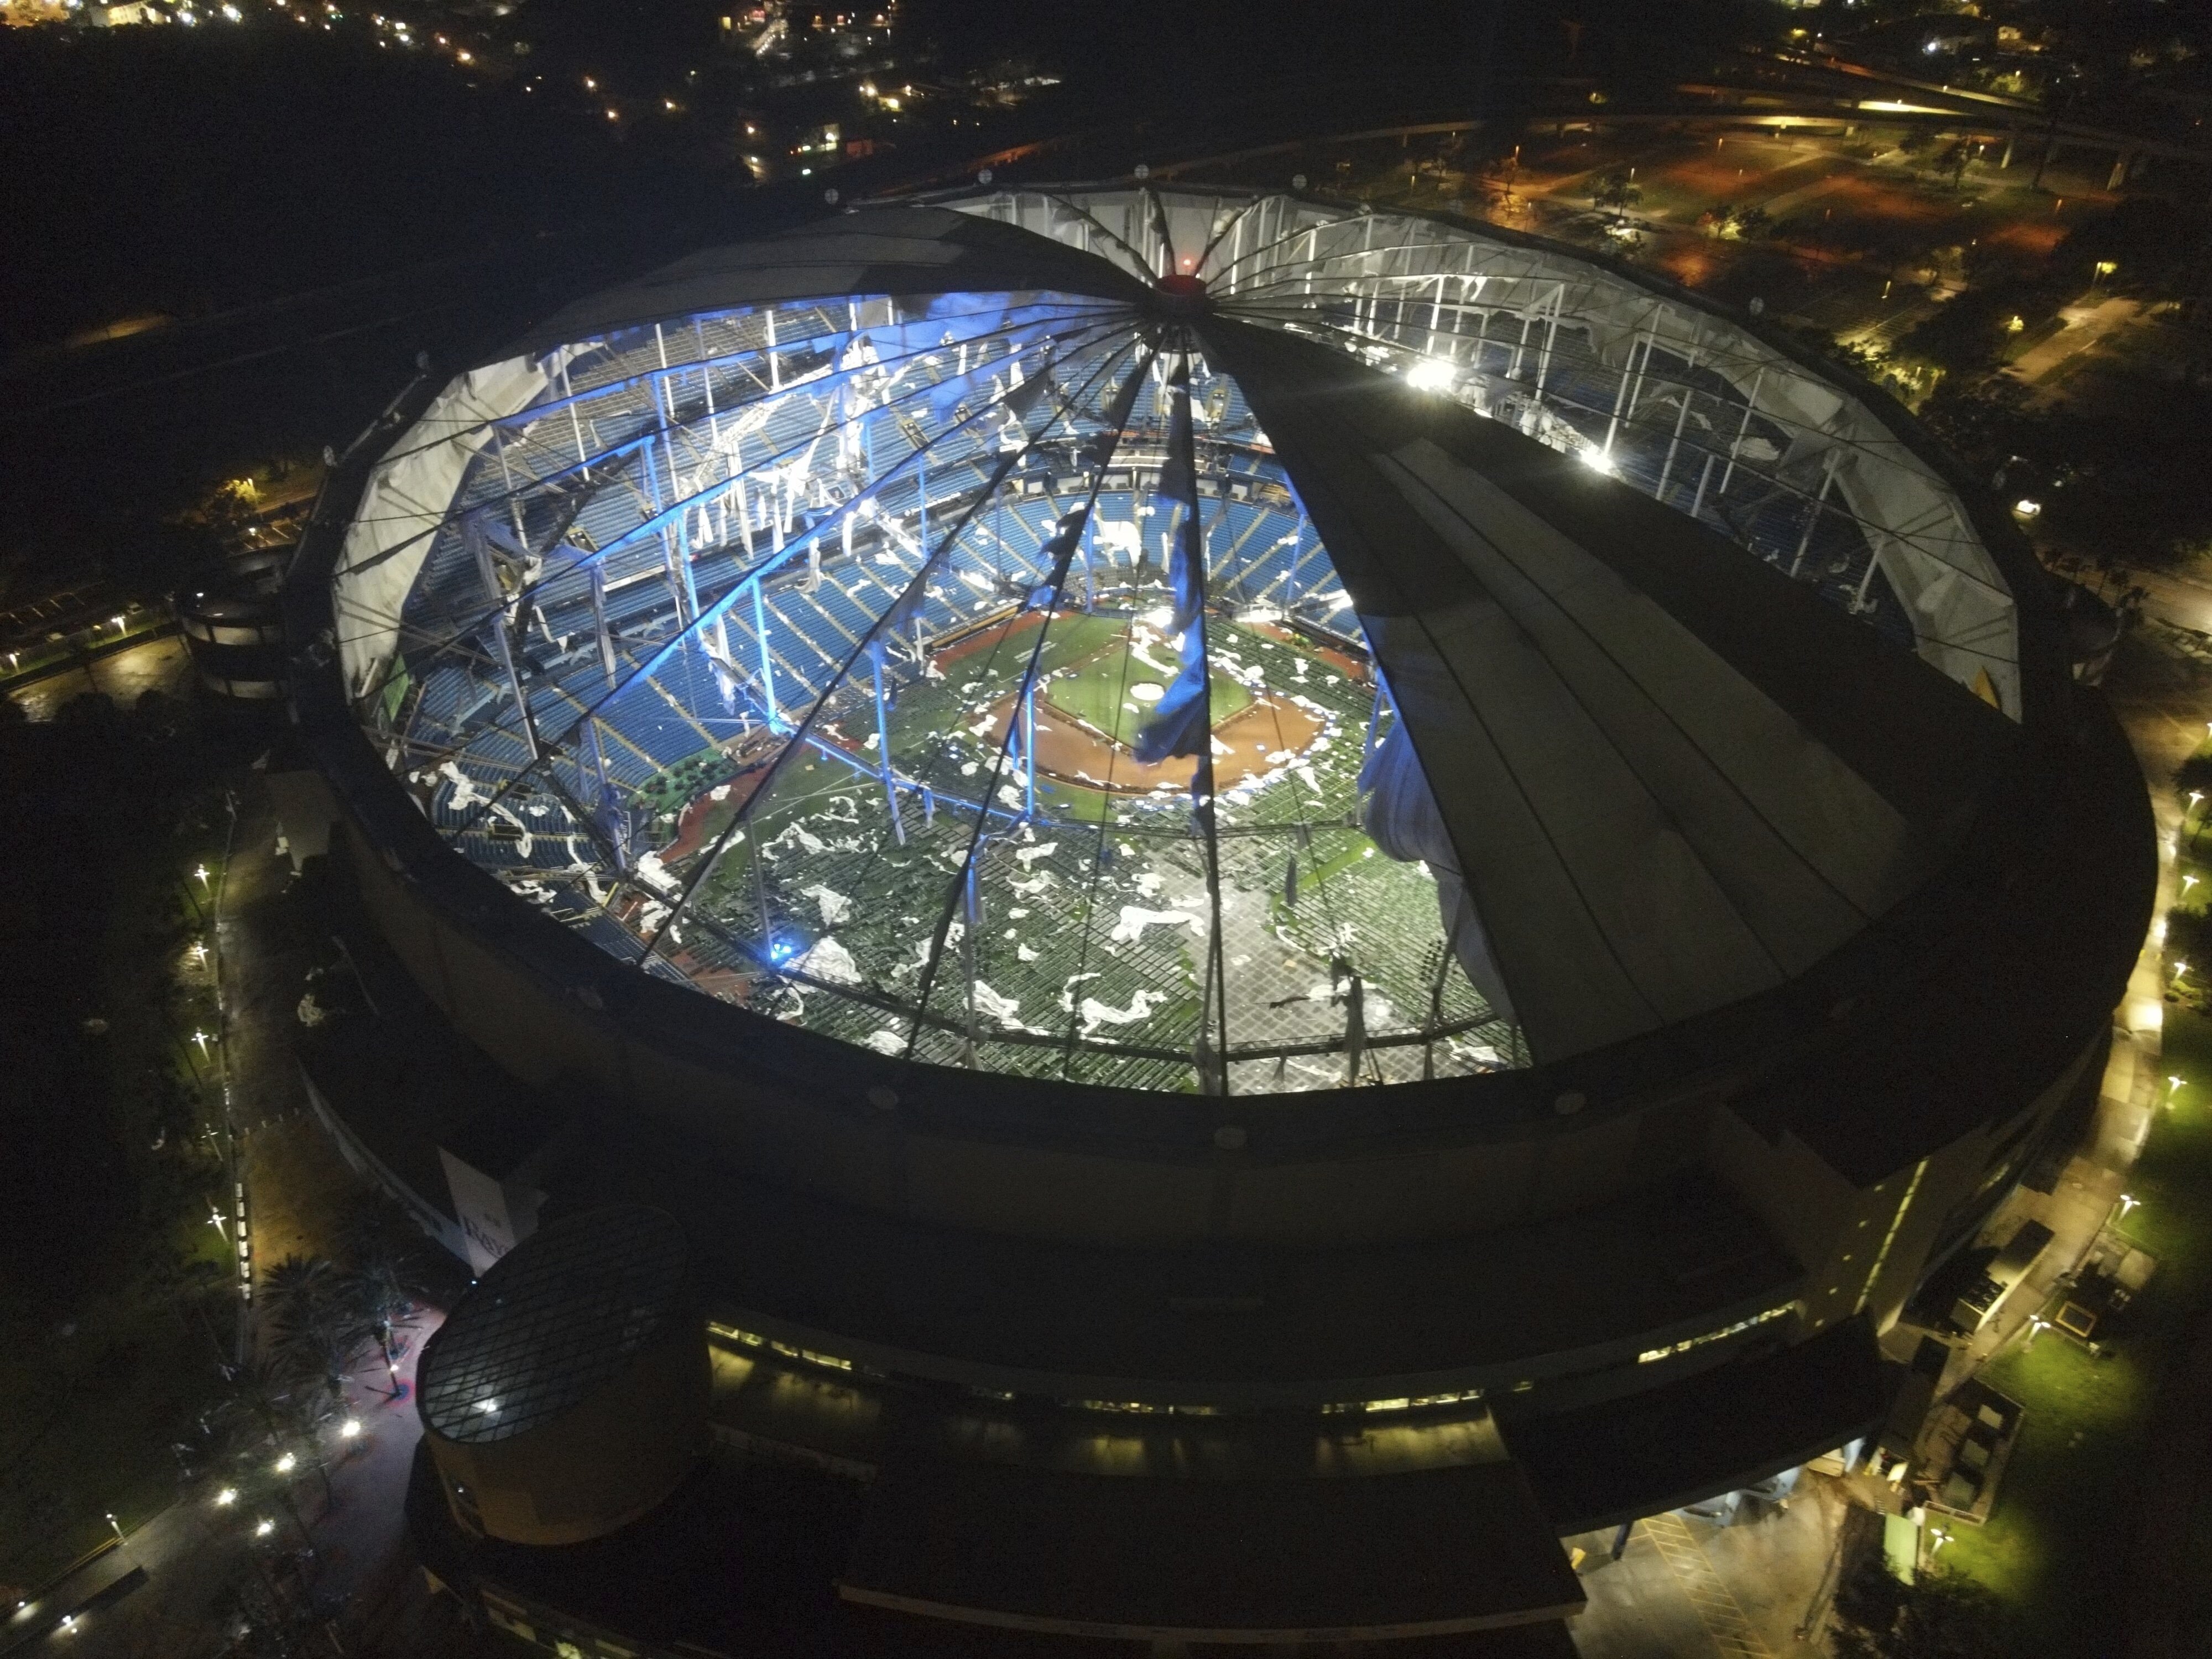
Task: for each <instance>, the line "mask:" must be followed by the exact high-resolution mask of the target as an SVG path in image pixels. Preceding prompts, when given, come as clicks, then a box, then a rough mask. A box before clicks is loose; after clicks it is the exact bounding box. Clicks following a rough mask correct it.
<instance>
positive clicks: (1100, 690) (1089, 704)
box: [1044, 617, 1252, 747]
mask: <svg viewBox="0 0 2212 1659" xmlns="http://www.w3.org/2000/svg"><path fill="white" fill-rule="evenodd" d="M1066 626H1068V624H1066V623H1061V624H1058V625H1057V626H1056V628H1055V632H1057V631H1058V629H1059V628H1064V627H1066ZM1074 631H1075V632H1076V633H1077V635H1078V636H1079V637H1078V638H1076V639H1071V640H1070V641H1067V642H1066V644H1065V645H1064V646H1062V647H1061V648H1060V650H1059V651H1057V652H1055V651H1054V650H1053V648H1052V645H1053V644H1054V643H1058V641H1053V642H1050V643H1048V645H1047V647H1046V653H1047V657H1048V664H1047V666H1048V671H1049V672H1050V678H1048V680H1047V681H1046V683H1045V688H1044V700H1045V701H1046V702H1048V703H1050V704H1051V705H1052V706H1053V707H1054V708H1057V709H1059V710H1060V712H1061V713H1062V714H1066V715H1068V716H1070V717H1071V718H1073V719H1075V720H1080V721H1082V722H1083V724H1085V726H1089V727H1091V729H1092V730H1093V731H1095V732H1105V733H1107V734H1108V735H1109V737H1111V738H1113V739H1114V740H1115V742H1116V743H1119V744H1122V745H1123V746H1124V747H1128V746H1132V745H1133V744H1135V742H1136V740H1137V733H1138V732H1139V731H1140V730H1141V729H1142V728H1143V726H1144V723H1145V721H1146V720H1148V719H1149V718H1150V717H1151V715H1152V709H1153V708H1154V706H1155V705H1156V703H1157V702H1158V699H1157V698H1155V699H1154V700H1153V702H1145V701H1144V700H1143V699H1142V698H1141V697H1139V696H1133V695H1131V694H1132V691H1133V689H1134V688H1136V687H1139V686H1144V685H1153V686H1158V687H1159V688H1160V689H1161V690H1166V689H1167V685H1168V683H1169V682H1170V680H1172V679H1173V678H1175V673H1176V657H1175V653H1174V651H1173V650H1172V649H1170V647H1168V645H1167V644H1166V643H1165V642H1164V641H1163V642H1161V643H1158V644H1153V645H1150V646H1144V647H1138V646H1136V645H1135V644H1134V642H1133V641H1132V640H1131V638H1130V636H1129V632H1128V630H1127V629H1125V628H1124V626H1123V625H1122V624H1121V623H1119V622H1118V621H1115V620H1113V619H1111V618H1108V617H1085V618H1082V619H1081V620H1080V621H1079V622H1078V623H1076V624H1075V625H1074ZM1086 646H1087V647H1088V649H1087V650H1086V649H1085V648H1084V647H1086ZM1055 657H1056V658H1057V659H1058V660H1059V663H1064V664H1066V666H1059V665H1056V664H1054V663H1053V662H1052V661H1050V660H1049V659H1053V658H1055ZM1211 691H1212V699H1213V723H1214V724H1215V725H1216V726H1218V725H1220V724H1221V723H1222V722H1223V721H1224V720H1229V719H1231V717H1232V716H1234V715H1237V714H1242V713H1243V711H1244V710H1245V709H1246V708H1249V707H1251V703H1252V694H1251V693H1250V692H1249V691H1248V690H1245V689H1244V687H1243V685H1241V684H1238V683H1237V681H1235V680H1233V679H1231V678H1229V677H1228V676H1226V675H1225V674H1221V673H1216V674H1214V675H1213V676H1212V687H1211Z"/></svg>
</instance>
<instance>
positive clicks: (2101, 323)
mask: <svg viewBox="0 0 2212 1659" xmlns="http://www.w3.org/2000/svg"><path fill="white" fill-rule="evenodd" d="M2138 309H2139V307H2137V305H2136V302H2135V301H2133V300H2106V301H2103V302H2102V303H2101V304H2098V305H2073V306H2069V307H2066V308H2065V309H2064V310H2063V311H2061V312H2060V313H2058V314H2059V316H2060V318H2061V319H2063V321H2064V322H2065V325H2066V326H2065V327H2063V328H2062V329H2060V330H2059V331H2058V332H2057V333H2056V334H2054V335H2052V336H2051V337H2050V338H2049V339H2047V340H2044V341H2042V342H2040V343H2038V344H2035V345H2033V346H2031V347H2029V348H2028V349H2027V350H2026V351H2023V352H2022V353H2021V355H2020V356H2018V357H2017V358H2016V359H2015V360H2014V361H2013V362H2012V363H2011V364H2009V365H2008V367H2007V368H2006V369H2005V371H2004V372H2005V374H2008V375H2009V376H2010V377H2011V378H2012V379H2014V380H2021V381H2024V382H2026V383H2027V385H2029V386H2033V385H2034V384H2035V383H2036V382H2037V381H2039V380H2042V379H2043V378H2044V377H2045V376H2046V375H2048V374H2051V371H2052V370H2054V369H2056V368H2058V367H2059V366H2060V365H2061V364H2063V363H2064V362H2067V361H2068V360H2069V358H2072V357H2074V356H2078V355H2079V354H2081V352H2084V351H2087V349H2089V348H2090V347H2091V346H2093V345H2094V344H2096V343H2097V342H2098V341H2100V340H2101V339H2103V338H2104V337H2106V335H2108V334H2110V333H2111V332H2112V331H2113V330H2114V329H2117V328H2121V327H2124V325H2126V324H2128V323H2129V322H2130V321H2131V320H2132V319H2134V317H2135V314H2136V311H2137V310H2138Z"/></svg>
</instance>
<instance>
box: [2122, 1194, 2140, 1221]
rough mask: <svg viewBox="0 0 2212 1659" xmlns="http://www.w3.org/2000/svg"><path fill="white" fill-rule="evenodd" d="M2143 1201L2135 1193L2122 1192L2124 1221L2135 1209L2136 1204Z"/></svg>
mask: <svg viewBox="0 0 2212 1659" xmlns="http://www.w3.org/2000/svg"><path fill="white" fill-rule="evenodd" d="M2140 1203H2142V1200H2141V1199H2139V1198H2137V1197H2136V1195H2135V1194H2133V1193H2122V1194H2120V1218H2121V1219H2122V1220H2123V1221H2124V1220H2126V1219H2127V1215H2128V1212H2129V1211H2130V1210H2132V1209H2134V1208H2135V1207H2136V1205H2138V1204H2140Z"/></svg>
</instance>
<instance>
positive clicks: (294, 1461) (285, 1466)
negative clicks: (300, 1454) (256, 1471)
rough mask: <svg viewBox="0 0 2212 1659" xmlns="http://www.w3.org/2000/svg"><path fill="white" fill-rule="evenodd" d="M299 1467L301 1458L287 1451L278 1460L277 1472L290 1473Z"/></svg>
mask: <svg viewBox="0 0 2212 1659" xmlns="http://www.w3.org/2000/svg"><path fill="white" fill-rule="evenodd" d="M299 1467H300V1460H299V1459H298V1458H296V1457H295V1456H293V1455H292V1454H291V1453H290V1452H286V1453H285V1454H284V1455H283V1456H282V1457H280V1458H278V1459H277V1460H276V1473H277V1474H291V1473H292V1471H293V1470H294V1469H296V1468H299Z"/></svg>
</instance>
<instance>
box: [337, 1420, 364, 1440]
mask: <svg viewBox="0 0 2212 1659" xmlns="http://www.w3.org/2000/svg"><path fill="white" fill-rule="evenodd" d="M360 1436H361V1419H359V1418H358V1417H349V1418H348V1419H346V1420H345V1421H344V1422H343V1423H341V1424H339V1425H338V1438H339V1439H341V1440H355V1439H358V1438H359V1437H360Z"/></svg>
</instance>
